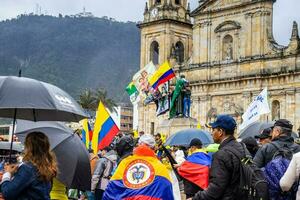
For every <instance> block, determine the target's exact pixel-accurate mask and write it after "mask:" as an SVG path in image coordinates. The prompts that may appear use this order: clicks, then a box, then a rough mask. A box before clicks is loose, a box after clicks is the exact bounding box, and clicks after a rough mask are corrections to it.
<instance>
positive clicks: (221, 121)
mask: <svg viewBox="0 0 300 200" xmlns="http://www.w3.org/2000/svg"><path fill="white" fill-rule="evenodd" d="M209 126H210V127H211V128H212V136H213V139H214V142H215V143H218V144H220V143H221V142H222V141H223V140H224V139H225V138H227V137H228V136H233V135H234V131H235V128H236V122H235V120H234V119H233V117H231V116H230V115H218V116H217V119H216V121H215V122H212V123H209Z"/></svg>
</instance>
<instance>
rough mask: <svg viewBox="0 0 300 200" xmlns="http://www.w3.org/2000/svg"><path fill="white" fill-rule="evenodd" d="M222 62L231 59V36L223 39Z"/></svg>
mask: <svg viewBox="0 0 300 200" xmlns="http://www.w3.org/2000/svg"><path fill="white" fill-rule="evenodd" d="M222 52H223V56H222V58H223V60H232V59H233V39H232V36H231V35H226V36H225V37H224V38H223V51H222Z"/></svg>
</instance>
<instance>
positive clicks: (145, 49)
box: [138, 0, 193, 133]
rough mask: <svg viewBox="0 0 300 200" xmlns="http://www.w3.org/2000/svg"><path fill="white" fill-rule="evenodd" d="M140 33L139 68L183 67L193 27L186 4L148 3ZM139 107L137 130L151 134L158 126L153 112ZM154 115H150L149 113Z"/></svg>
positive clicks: (164, 0) (175, 1)
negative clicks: (150, 66) (165, 65)
mask: <svg viewBox="0 0 300 200" xmlns="http://www.w3.org/2000/svg"><path fill="white" fill-rule="evenodd" d="M138 28H140V30H141V55H140V68H143V67H144V66H145V65H146V64H148V63H149V62H150V61H152V62H153V63H154V64H155V65H160V64H162V63H163V62H165V61H166V60H169V61H170V62H171V65H172V66H174V65H178V64H184V62H185V61H186V60H188V59H189V58H190V56H191V52H192V39H193V38H192V35H193V30H192V23H191V19H190V8H189V4H188V3H187V0H148V2H146V5H145V10H144V20H143V22H141V23H139V24H138ZM150 107H151V105H149V106H146V107H144V106H142V105H141V106H139V130H143V131H145V132H146V133H154V132H155V131H156V127H157V125H158V119H157V117H156V115H155V108H150ZM152 112H153V113H152Z"/></svg>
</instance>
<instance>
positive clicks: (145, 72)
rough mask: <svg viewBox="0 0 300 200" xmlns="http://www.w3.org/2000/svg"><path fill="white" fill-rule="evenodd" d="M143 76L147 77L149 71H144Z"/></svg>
mask: <svg viewBox="0 0 300 200" xmlns="http://www.w3.org/2000/svg"><path fill="white" fill-rule="evenodd" d="M141 76H142V77H143V78H146V77H147V76H148V72H147V71H146V70H144V71H142V73H141Z"/></svg>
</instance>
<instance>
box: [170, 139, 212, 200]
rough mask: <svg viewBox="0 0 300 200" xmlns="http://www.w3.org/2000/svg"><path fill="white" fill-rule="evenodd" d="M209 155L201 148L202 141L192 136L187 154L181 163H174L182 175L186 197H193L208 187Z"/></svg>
mask: <svg viewBox="0 0 300 200" xmlns="http://www.w3.org/2000/svg"><path fill="white" fill-rule="evenodd" d="M210 165H211V156H210V155H208V154H207V153H206V152H205V151H204V150H203V149H202V142H201V140H199V139H198V138H194V139H193V140H192V141H191V142H190V145H189V156H188V157H187V158H186V160H185V161H184V162H183V163H182V164H181V165H175V167H178V168H177V171H178V173H179V175H180V176H181V177H183V184H184V193H185V194H186V198H191V197H193V196H194V195H195V194H196V193H197V192H198V191H199V190H204V189H206V188H207V187H208V180H209V168H210Z"/></svg>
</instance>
